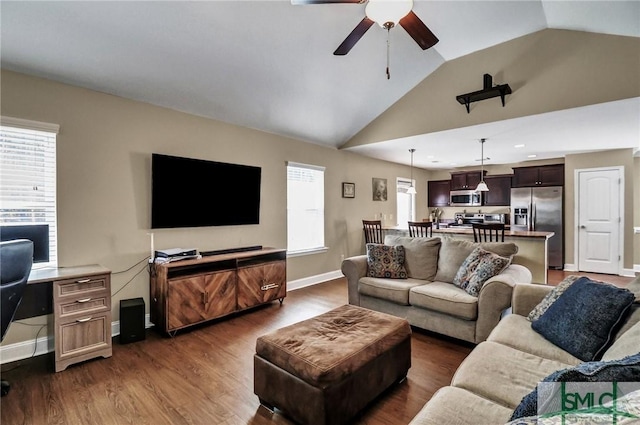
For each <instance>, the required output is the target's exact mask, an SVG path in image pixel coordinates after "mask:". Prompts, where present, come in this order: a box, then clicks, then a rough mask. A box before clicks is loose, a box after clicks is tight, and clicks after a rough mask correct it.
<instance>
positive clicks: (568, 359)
mask: <svg viewBox="0 0 640 425" xmlns="http://www.w3.org/2000/svg"><path fill="white" fill-rule="evenodd" d="M487 341H491V342H497V343H499V344H503V345H507V346H509V347H513V348H515V349H517V350H520V351H524V352H526V353H530V354H534V355H536V356H538V357H544V358H545V359H549V360H556V361H559V362H562V363H566V364H570V365H575V364H578V363H580V362H582V360H580V359H579V358H577V357H575V356H573V355H571V354H569V353H567V352H566V351H564V350H563V349H561V348H560V347H558V346H556V345H555V344H552V343H551V342H549V341H547V340H546V339H544V337H543V336H542V335H540V334H539V333H537V332H536V331H534V330H533V329H531V322H530V321H528V320H527V318H526V317H524V316H520V315H519V314H509V315H507V316H505V317H503V318H502V320H500V322H499V323H498V326H496V327H495V328H494V329H493V331H492V332H491V334H489V337H488V338H487Z"/></svg>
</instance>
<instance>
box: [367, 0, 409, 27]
mask: <svg viewBox="0 0 640 425" xmlns="http://www.w3.org/2000/svg"><path fill="white" fill-rule="evenodd" d="M411 9H413V0H369V1H368V2H367V6H366V7H365V9H364V12H365V14H366V15H367V18H369V19H371V20H372V21H374V22H376V23H377V24H378V25H380V26H381V27H382V28H386V29H388V28H392V27H394V26H396V25H398V22H400V19H402V18H404V17H405V16H407V14H408V13H409V12H411Z"/></svg>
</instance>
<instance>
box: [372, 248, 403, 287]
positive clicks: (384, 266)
mask: <svg viewBox="0 0 640 425" xmlns="http://www.w3.org/2000/svg"><path fill="white" fill-rule="evenodd" d="M404 255H405V254H404V246H402V245H394V246H391V245H382V244H375V243H368V244H367V266H368V269H367V276H369V277H386V278H388V279H406V278H407V270H406V269H405V267H404Z"/></svg>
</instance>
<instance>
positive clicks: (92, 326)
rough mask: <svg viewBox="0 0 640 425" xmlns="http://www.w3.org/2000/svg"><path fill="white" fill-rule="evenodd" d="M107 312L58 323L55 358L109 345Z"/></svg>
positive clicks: (109, 321) (89, 351)
mask: <svg viewBox="0 0 640 425" xmlns="http://www.w3.org/2000/svg"><path fill="white" fill-rule="evenodd" d="M110 316H111V315H109V314H98V315H93V316H92V315H89V316H87V317H83V318H79V319H75V320H70V321H65V322H63V323H59V324H58V325H57V326H58V335H57V337H56V346H57V347H56V360H63V359H66V358H68V357H75V356H78V355H81V354H88V353H91V352H92V351H95V350H100V349H102V348H106V347H110V346H111V319H110Z"/></svg>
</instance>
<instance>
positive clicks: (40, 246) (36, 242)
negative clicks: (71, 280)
mask: <svg viewBox="0 0 640 425" xmlns="http://www.w3.org/2000/svg"><path fill="white" fill-rule="evenodd" d="M14 239H28V240H30V241H32V242H33V262H34V263H48V262H49V225H48V224H22V225H17V226H14V225H6V226H1V227H0V240H1V241H2V242H4V241H12V240H14Z"/></svg>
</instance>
